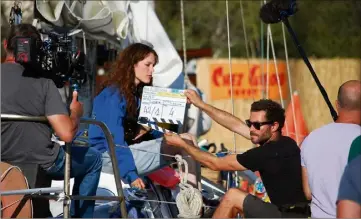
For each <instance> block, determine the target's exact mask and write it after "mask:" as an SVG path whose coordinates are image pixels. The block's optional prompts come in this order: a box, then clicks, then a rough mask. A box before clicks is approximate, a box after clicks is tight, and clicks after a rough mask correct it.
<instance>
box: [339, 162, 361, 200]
mask: <svg viewBox="0 0 361 219" xmlns="http://www.w3.org/2000/svg"><path fill="white" fill-rule="evenodd" d="M360 167H361V155H358V156H357V157H356V158H354V159H353V160H352V161H351V162H350V163H349V164H348V165H347V166H346V168H345V171H344V173H343V176H342V178H341V182H340V189H339V191H338V198H337V201H341V200H350V201H354V202H356V203H358V204H360V205H361V170H360Z"/></svg>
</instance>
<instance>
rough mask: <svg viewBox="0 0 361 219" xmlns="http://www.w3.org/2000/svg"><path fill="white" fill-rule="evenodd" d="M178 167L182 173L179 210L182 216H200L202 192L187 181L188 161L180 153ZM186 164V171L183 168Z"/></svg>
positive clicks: (178, 197) (178, 202) (178, 199)
mask: <svg viewBox="0 0 361 219" xmlns="http://www.w3.org/2000/svg"><path fill="white" fill-rule="evenodd" d="M175 159H176V160H177V164H178V169H179V173H180V179H181V181H180V183H179V187H180V192H179V193H178V195H177V198H176V203H177V207H178V210H179V214H178V217H180V218H200V217H201V210H202V206H203V198H202V194H201V192H200V191H199V190H198V189H196V188H194V187H193V186H191V185H190V184H188V183H187V178H188V163H187V161H185V160H184V159H183V158H182V157H181V156H180V155H176V156H175ZM182 165H184V171H183V168H182Z"/></svg>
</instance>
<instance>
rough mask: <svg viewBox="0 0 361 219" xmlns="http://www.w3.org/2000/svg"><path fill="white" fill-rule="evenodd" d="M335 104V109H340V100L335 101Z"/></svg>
mask: <svg viewBox="0 0 361 219" xmlns="http://www.w3.org/2000/svg"><path fill="white" fill-rule="evenodd" d="M335 105H336V109H337V111H340V108H341V105H340V102H339V101H338V100H336V101H335Z"/></svg>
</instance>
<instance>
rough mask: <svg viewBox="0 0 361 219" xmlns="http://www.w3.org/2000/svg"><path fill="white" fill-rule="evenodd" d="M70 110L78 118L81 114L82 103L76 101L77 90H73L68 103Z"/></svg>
mask: <svg viewBox="0 0 361 219" xmlns="http://www.w3.org/2000/svg"><path fill="white" fill-rule="evenodd" d="M70 112H71V114H73V113H74V114H75V116H77V117H78V118H80V117H82V116H83V104H82V103H80V102H79V101H78V92H77V91H74V92H73V99H72V101H71V103H70Z"/></svg>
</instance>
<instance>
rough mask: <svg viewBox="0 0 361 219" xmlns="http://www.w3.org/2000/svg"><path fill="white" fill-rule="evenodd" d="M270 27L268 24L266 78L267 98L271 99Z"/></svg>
mask: <svg viewBox="0 0 361 219" xmlns="http://www.w3.org/2000/svg"><path fill="white" fill-rule="evenodd" d="M269 27H270V25H269V24H267V52H266V53H267V58H266V65H267V66H266V71H267V73H266V74H267V77H266V98H267V99H268V97H269V38H270V32H269V31H268V28H269Z"/></svg>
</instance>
